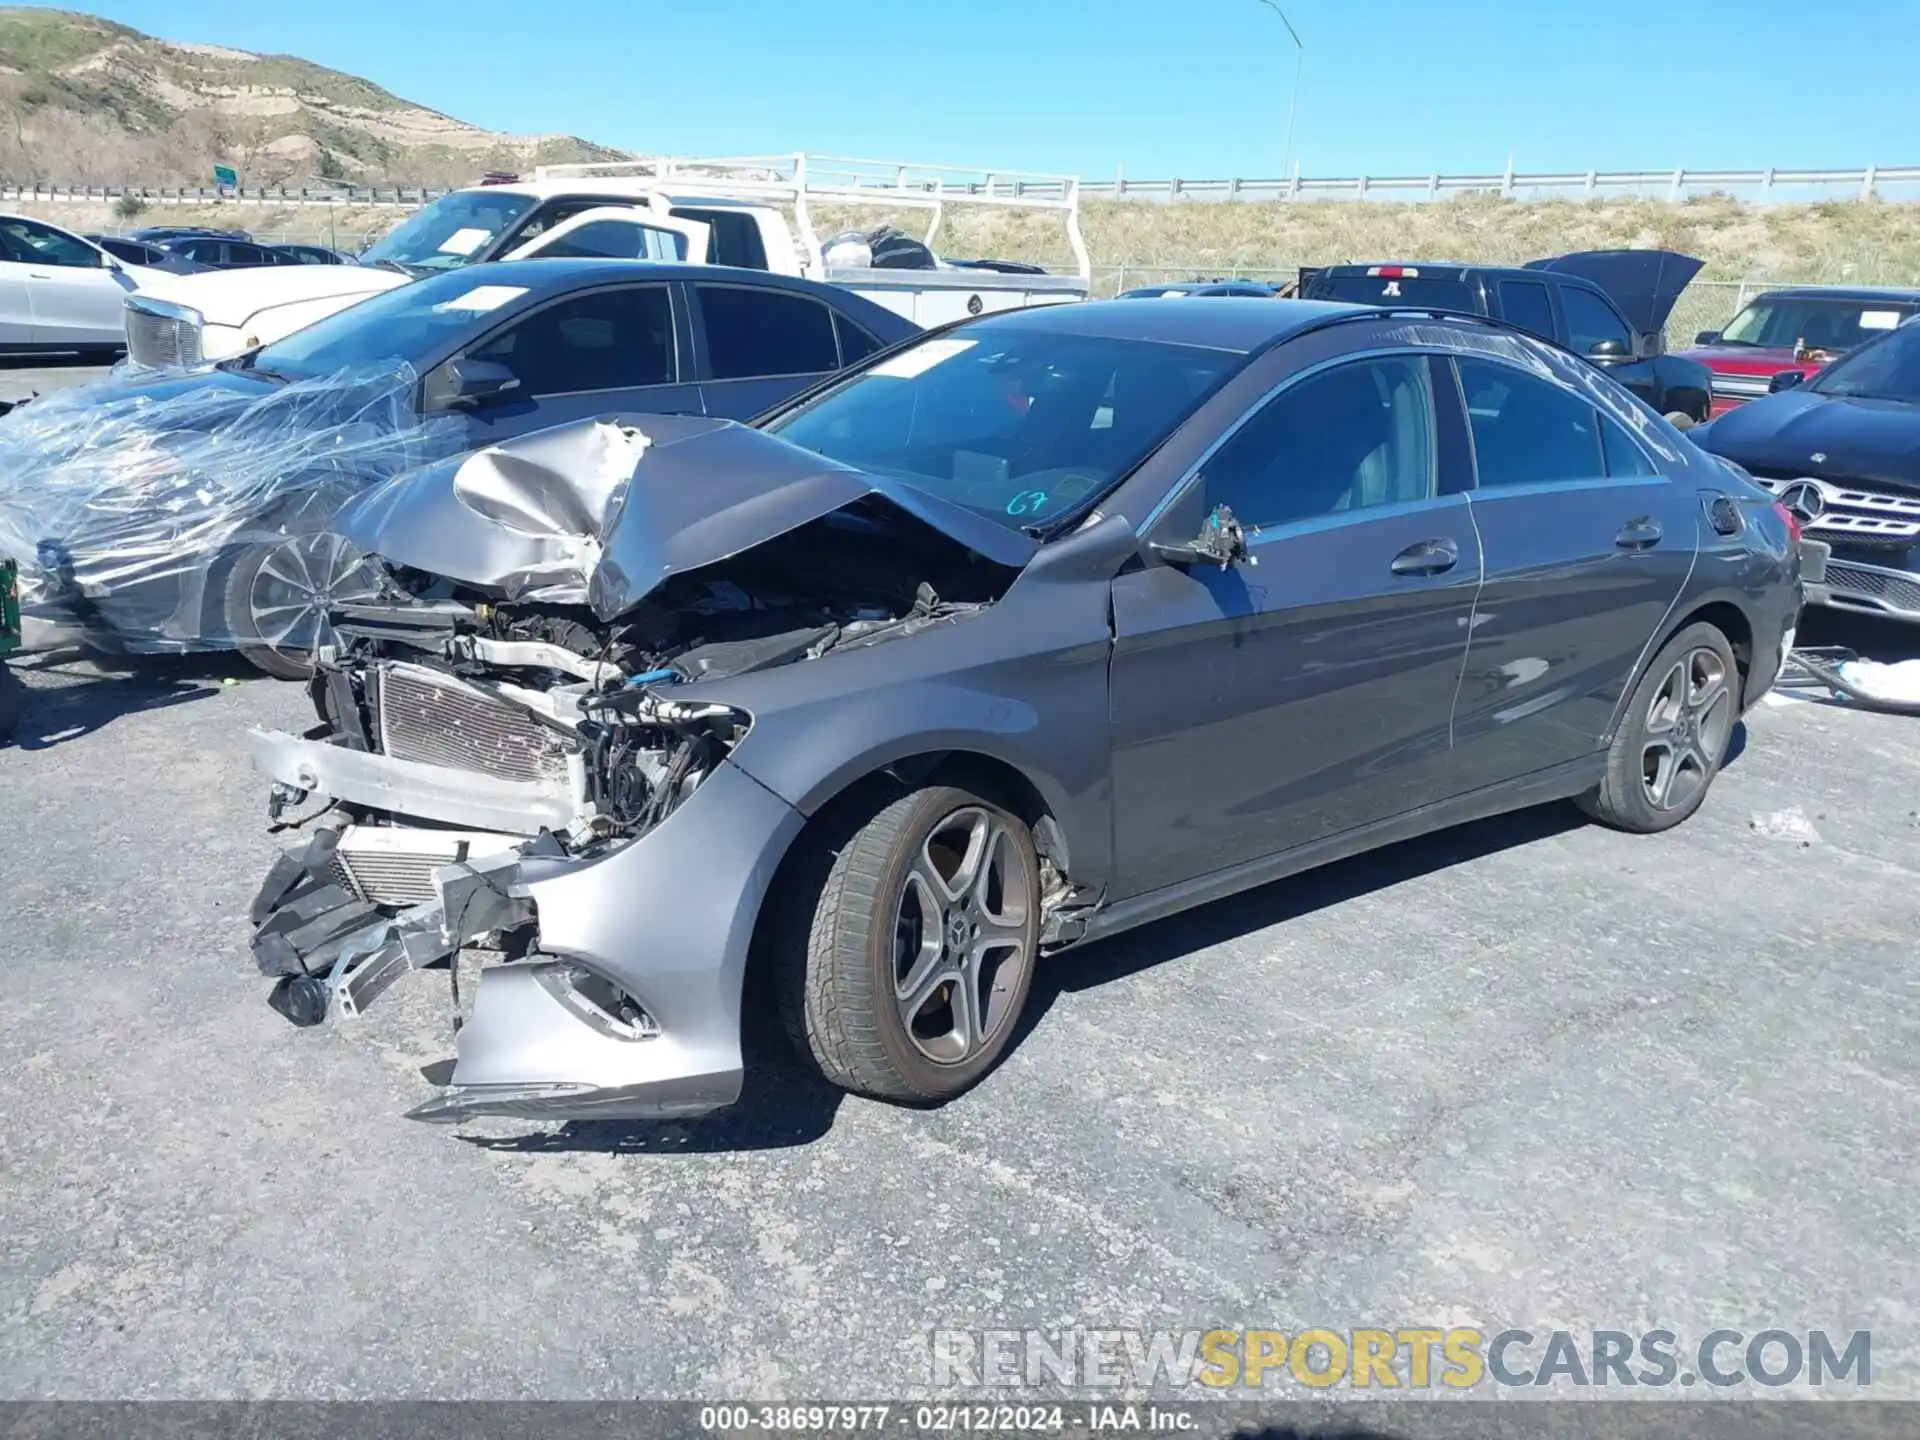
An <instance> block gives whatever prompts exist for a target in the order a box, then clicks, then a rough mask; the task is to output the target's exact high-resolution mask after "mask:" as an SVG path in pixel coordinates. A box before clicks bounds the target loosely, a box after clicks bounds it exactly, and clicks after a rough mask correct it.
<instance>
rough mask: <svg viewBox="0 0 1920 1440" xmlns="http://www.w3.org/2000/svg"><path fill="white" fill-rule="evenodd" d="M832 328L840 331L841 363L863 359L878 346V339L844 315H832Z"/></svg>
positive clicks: (851, 362)
mask: <svg viewBox="0 0 1920 1440" xmlns="http://www.w3.org/2000/svg"><path fill="white" fill-rule="evenodd" d="M833 328H834V329H835V330H837V331H839V332H840V363H841V364H842V365H851V364H853V362H854V361H856V360H864V359H866V358H867V356H869V355H871V354H873V352H874V351H876V350H878V349H879V348H880V342H879V340H878V339H876V338H875V337H874V336H872V335H870V334H868V333H867V331H865V330H863V329H861V328H860V326H858V325H856V324H854V323H853V321H851V320H849V319H847V317H846V316H844V315H840V314H835V315H834V317H833Z"/></svg>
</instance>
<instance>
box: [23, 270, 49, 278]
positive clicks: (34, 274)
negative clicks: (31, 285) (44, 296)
mask: <svg viewBox="0 0 1920 1440" xmlns="http://www.w3.org/2000/svg"><path fill="white" fill-rule="evenodd" d="M27 278H28V279H29V280H51V279H52V278H53V276H51V275H43V274H41V273H40V272H39V271H38V270H29V271H28V272H27Z"/></svg>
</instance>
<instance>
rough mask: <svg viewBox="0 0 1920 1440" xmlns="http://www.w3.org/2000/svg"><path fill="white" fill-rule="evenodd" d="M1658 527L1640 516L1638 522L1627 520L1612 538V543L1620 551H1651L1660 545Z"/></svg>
mask: <svg viewBox="0 0 1920 1440" xmlns="http://www.w3.org/2000/svg"><path fill="white" fill-rule="evenodd" d="M1660 535H1661V530H1660V527H1659V525H1657V524H1656V523H1654V522H1653V521H1652V520H1649V519H1648V518H1647V517H1646V516H1644V515H1643V516H1641V517H1640V518H1639V519H1638V520H1629V521H1628V522H1627V523H1626V524H1625V525H1622V526H1621V527H1620V533H1619V534H1618V535H1616V536H1614V537H1613V543H1614V544H1615V545H1618V546H1619V547H1620V548H1621V549H1622V550H1651V549H1652V548H1653V547H1654V546H1656V545H1658V544H1659V543H1660Z"/></svg>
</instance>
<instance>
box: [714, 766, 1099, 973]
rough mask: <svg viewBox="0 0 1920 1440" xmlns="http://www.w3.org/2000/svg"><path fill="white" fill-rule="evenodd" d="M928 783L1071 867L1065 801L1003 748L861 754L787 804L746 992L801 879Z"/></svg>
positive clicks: (804, 883)
mask: <svg viewBox="0 0 1920 1440" xmlns="http://www.w3.org/2000/svg"><path fill="white" fill-rule="evenodd" d="M928 785H953V786H956V787H958V788H961V789H965V790H970V791H972V793H974V794H976V795H978V796H980V797H981V798H982V799H984V800H991V801H994V802H995V803H996V804H999V805H1002V806H1004V807H1005V808H1006V809H1007V810H1009V811H1011V812H1012V813H1013V814H1015V815H1017V816H1019V817H1020V819H1021V820H1022V821H1024V822H1025V823H1026V825H1027V826H1028V828H1029V829H1030V830H1032V832H1033V834H1034V845H1035V848H1036V850H1037V851H1038V852H1039V854H1040V856H1041V858H1042V859H1043V860H1045V861H1050V862H1051V863H1052V864H1053V865H1054V867H1055V868H1056V869H1057V870H1059V871H1060V873H1061V874H1063V875H1073V873H1074V872H1073V870H1072V869H1070V868H1069V867H1070V866H1071V865H1072V864H1073V863H1074V862H1073V858H1072V855H1073V852H1072V849H1071V841H1070V839H1069V837H1068V834H1067V830H1066V827H1065V823H1064V821H1063V819H1062V813H1063V811H1064V810H1065V809H1066V806H1065V804H1064V801H1063V800H1062V799H1058V798H1053V794H1054V792H1057V791H1058V787H1057V786H1056V785H1054V784H1053V783H1052V782H1051V781H1050V780H1048V779H1046V778H1043V777H1036V776H1034V775H1033V774H1031V773H1029V771H1028V770H1027V769H1026V768H1023V767H1022V766H1020V765H1017V764H1015V763H1014V762H1013V761H1012V760H1010V759H1008V758H1007V757H1005V756H1003V755H996V754H993V753H991V752H989V751H986V750H982V749H978V748H974V747H971V746H965V745H944V746H928V747H924V748H918V749H911V750H908V751H906V752H905V753H902V754H898V755H890V756H884V757H881V756H873V757H869V760H868V763H866V764H865V765H864V766H862V767H859V768H858V773H856V774H853V775H851V776H850V777H848V776H846V775H845V774H844V772H843V775H842V778H840V779H839V780H838V781H837V784H836V786H834V787H823V789H822V791H820V792H818V793H815V794H812V795H809V796H808V797H807V799H806V802H805V803H803V804H801V805H798V806H796V807H795V808H796V809H797V810H799V811H800V813H801V814H803V815H804V816H805V817H806V823H805V824H804V825H802V826H801V828H800V829H799V830H798V831H797V832H796V833H795V834H794V836H793V838H792V839H791V840H790V841H789V842H788V843H787V846H786V849H785V850H784V851H783V852H782V853H781V855H780V856H779V859H778V862H777V864H776V865H775V867H774V870H773V874H772V876H771V878H770V879H769V880H768V882H767V884H766V886H765V888H764V889H763V890H762V891H761V893H760V896H759V900H758V907H759V908H758V911H757V913H756V914H755V916H754V924H753V937H752V940H751V943H750V945H749V960H748V967H747V980H746V987H747V991H748V993H749V995H752V994H753V993H755V992H757V991H761V990H763V987H764V985H765V984H767V983H768V982H769V981H771V979H772V978H773V977H772V975H771V974H770V972H769V969H768V966H769V961H770V960H771V959H772V956H773V952H774V949H775V947H777V946H778V945H779V944H780V943H781V940H782V938H783V936H785V935H787V934H788V933H790V929H789V927H791V926H792V924H793V923H794V921H795V909H794V907H795V906H796V905H797V904H799V903H800V902H802V901H804V900H805V898H806V896H807V895H808V894H809V893H810V885H809V882H810V881H811V880H812V879H814V878H816V874H821V875H823V874H824V867H825V866H826V865H827V864H828V863H830V861H831V857H832V855H833V853H834V852H835V851H836V850H837V849H838V847H839V846H841V845H842V844H844V843H845V842H846V841H847V839H849V838H850V837H851V835H852V834H853V832H854V831H855V830H857V829H858V828H859V827H860V826H861V825H863V824H864V823H865V822H866V821H867V820H869V819H871V818H872V817H873V815H874V814H875V813H876V812H878V811H879V810H880V809H882V808H884V807H885V806H886V805H887V804H889V803H890V802H891V801H893V800H895V799H897V798H898V797H899V796H901V795H903V794H905V793H907V792H908V791H911V790H917V789H920V788H922V787H924V786H928ZM1096 848H1097V847H1096ZM1101 878H1102V879H1103V878H1104V877H1101Z"/></svg>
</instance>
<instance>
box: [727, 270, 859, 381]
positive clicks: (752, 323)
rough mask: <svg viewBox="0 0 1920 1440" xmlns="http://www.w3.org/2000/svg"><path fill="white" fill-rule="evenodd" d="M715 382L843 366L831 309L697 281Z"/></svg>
mask: <svg viewBox="0 0 1920 1440" xmlns="http://www.w3.org/2000/svg"><path fill="white" fill-rule="evenodd" d="M694 294H695V295H696V296H697V297H698V299H699V302H700V313H701V315H702V316H703V317H704V318H705V320H706V328H707V364H708V367H709V369H710V370H711V372H712V376H713V378H714V379H715V380H749V379H754V378H757V377H760V376H767V375H823V374H826V373H827V372H828V371H831V370H837V369H839V368H840V348H839V344H838V342H837V341H836V340H835V338H834V327H833V318H834V317H833V312H832V311H830V310H828V309H827V307H826V306H824V305H822V304H821V303H820V302H819V301H818V300H809V299H808V298H807V297H806V296H804V295H789V294H787V293H786V292H785V291H782V290H753V289H748V288H747V287H746V286H744V285H696V286H694Z"/></svg>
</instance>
